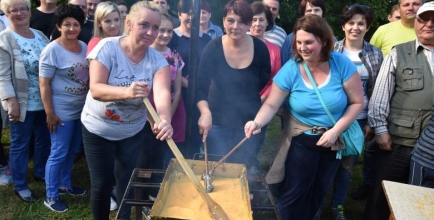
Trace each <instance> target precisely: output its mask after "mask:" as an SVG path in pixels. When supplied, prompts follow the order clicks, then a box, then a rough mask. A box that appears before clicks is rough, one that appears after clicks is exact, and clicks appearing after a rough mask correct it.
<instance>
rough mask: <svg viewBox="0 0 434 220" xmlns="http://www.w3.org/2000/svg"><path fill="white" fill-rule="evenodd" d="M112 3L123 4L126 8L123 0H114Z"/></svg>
mask: <svg viewBox="0 0 434 220" xmlns="http://www.w3.org/2000/svg"><path fill="white" fill-rule="evenodd" d="M114 3H115V4H116V5H124V6H125V7H127V8H128V5H127V2H126V1H125V0H115V1H114Z"/></svg>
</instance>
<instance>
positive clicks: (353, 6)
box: [347, 4, 369, 10]
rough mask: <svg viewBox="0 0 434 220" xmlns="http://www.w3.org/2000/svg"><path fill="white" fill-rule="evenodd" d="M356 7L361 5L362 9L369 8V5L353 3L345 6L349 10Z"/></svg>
mask: <svg viewBox="0 0 434 220" xmlns="http://www.w3.org/2000/svg"><path fill="white" fill-rule="evenodd" d="M356 7H361V8H363V9H365V10H369V6H367V5H360V4H354V5H350V6H347V10H351V9H353V8H356Z"/></svg>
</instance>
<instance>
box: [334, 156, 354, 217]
mask: <svg viewBox="0 0 434 220" xmlns="http://www.w3.org/2000/svg"><path fill="white" fill-rule="evenodd" d="M358 157H359V156H349V158H348V159H349V160H351V162H352V164H353V166H354V165H355V164H356V162H357V159H358ZM350 182H351V173H349V172H348V171H347V170H346V169H345V168H344V167H343V166H342V164H341V165H340V166H339V168H338V171H337V172H336V176H335V178H334V180H333V196H332V205H331V207H332V208H337V207H338V206H339V205H343V204H344V202H345V199H346V198H347V192H348V189H349V188H350Z"/></svg>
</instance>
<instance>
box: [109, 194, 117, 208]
mask: <svg viewBox="0 0 434 220" xmlns="http://www.w3.org/2000/svg"><path fill="white" fill-rule="evenodd" d="M116 209H118V203H116V201H115V200H114V199H113V197H111V196H110V211H115V210H116Z"/></svg>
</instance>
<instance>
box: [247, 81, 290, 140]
mask: <svg viewBox="0 0 434 220" xmlns="http://www.w3.org/2000/svg"><path fill="white" fill-rule="evenodd" d="M288 94H289V92H287V91H283V90H282V89H281V88H279V87H278V86H277V85H276V84H275V83H273V84H272V85H271V92H270V95H269V96H268V98H267V99H266V100H265V102H264V104H262V107H261V109H259V112H258V114H256V117H255V120H253V121H248V122H247V123H246V126H245V128H244V131H245V133H246V137H250V136H251V135H252V134H258V133H260V132H261V129H260V128H261V127H262V126H264V125H266V124H268V123H269V122H270V121H271V119H272V118H273V116H274V114H276V112H277V110H279V108H280V106H281V105H282V103H283V101H284V100H285V98H286V97H288Z"/></svg>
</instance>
